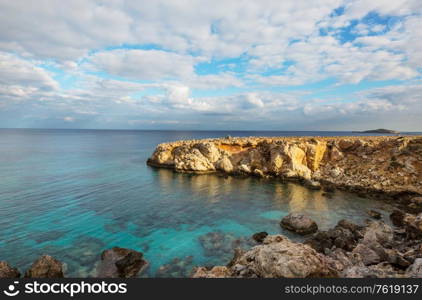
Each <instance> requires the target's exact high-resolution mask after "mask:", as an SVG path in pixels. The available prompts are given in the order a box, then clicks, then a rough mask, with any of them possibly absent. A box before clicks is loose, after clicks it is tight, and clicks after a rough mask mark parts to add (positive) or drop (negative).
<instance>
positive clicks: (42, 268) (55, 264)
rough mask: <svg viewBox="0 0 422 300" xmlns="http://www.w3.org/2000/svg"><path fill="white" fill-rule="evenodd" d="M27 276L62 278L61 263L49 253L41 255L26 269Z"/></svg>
mask: <svg viewBox="0 0 422 300" xmlns="http://www.w3.org/2000/svg"><path fill="white" fill-rule="evenodd" d="M25 277H27V278H63V277H64V275H63V264H62V263H61V262H60V261H58V260H57V259H55V258H53V257H51V256H50V255H43V256H41V257H40V258H38V259H37V260H36V261H35V262H34V263H33V264H32V266H31V267H30V268H29V270H27V271H26V273H25Z"/></svg>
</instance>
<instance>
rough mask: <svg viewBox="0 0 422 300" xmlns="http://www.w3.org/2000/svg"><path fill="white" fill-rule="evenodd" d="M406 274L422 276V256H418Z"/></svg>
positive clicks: (415, 276)
mask: <svg viewBox="0 0 422 300" xmlns="http://www.w3.org/2000/svg"><path fill="white" fill-rule="evenodd" d="M406 275H407V276H409V277H414V278H422V258H417V259H416V260H415V262H414V263H413V264H412V265H411V266H410V267H409V268H408V269H407V270H406Z"/></svg>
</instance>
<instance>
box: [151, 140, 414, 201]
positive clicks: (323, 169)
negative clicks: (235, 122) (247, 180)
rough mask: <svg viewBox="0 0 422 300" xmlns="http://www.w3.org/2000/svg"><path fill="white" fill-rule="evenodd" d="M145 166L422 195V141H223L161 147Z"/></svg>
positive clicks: (195, 141)
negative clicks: (277, 178)
mask: <svg viewBox="0 0 422 300" xmlns="http://www.w3.org/2000/svg"><path fill="white" fill-rule="evenodd" d="M148 164H149V165H152V166H156V167H169V168H173V169H174V170H175V171H178V172H195V173H209V172H223V173H227V174H250V175H254V176H259V177H279V178H282V179H288V180H299V181H306V182H313V184H314V183H315V182H320V183H323V184H325V185H327V184H328V185H334V186H337V187H346V188H350V189H353V190H364V191H381V192H386V193H393V194H394V193H403V192H407V193H409V194H413V195H414V194H422V137H420V136H412V137H409V136H406V137H397V136H394V137H393V136H391V137H387V136H385V137H289V138H287V137H286V138H255V137H251V138H222V139H208V140H193V141H178V142H173V143H166V144H161V145H159V146H158V147H157V148H156V150H155V152H154V153H153V155H152V156H151V158H150V159H149V160H148Z"/></svg>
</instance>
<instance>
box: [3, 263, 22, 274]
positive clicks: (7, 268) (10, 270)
mask: <svg viewBox="0 0 422 300" xmlns="http://www.w3.org/2000/svg"><path fill="white" fill-rule="evenodd" d="M20 276H21V273H20V272H19V270H18V269H16V268H13V267H11V266H10V265H9V264H8V263H7V262H6V261H0V278H19V277H20Z"/></svg>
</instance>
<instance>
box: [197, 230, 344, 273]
mask: <svg viewBox="0 0 422 300" xmlns="http://www.w3.org/2000/svg"><path fill="white" fill-rule="evenodd" d="M331 276H336V272H333V270H331V269H330V268H329V265H328V260H327V259H326V258H325V256H324V255H321V254H319V253H317V252H316V251H315V250H314V249H312V248H311V247H309V246H308V245H304V244H301V243H294V242H292V241H290V240H289V239H288V238H287V237H284V236H282V235H271V236H267V237H266V238H265V239H264V241H263V244H261V245H258V246H255V247H253V248H252V249H251V250H249V251H247V252H245V253H242V254H238V256H237V257H235V258H234V259H233V261H232V262H230V267H213V268H211V269H206V268H203V267H200V268H198V269H196V270H195V273H194V275H193V277H195V278H212V277H251V278H253V277H264V278H294V277H331Z"/></svg>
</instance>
